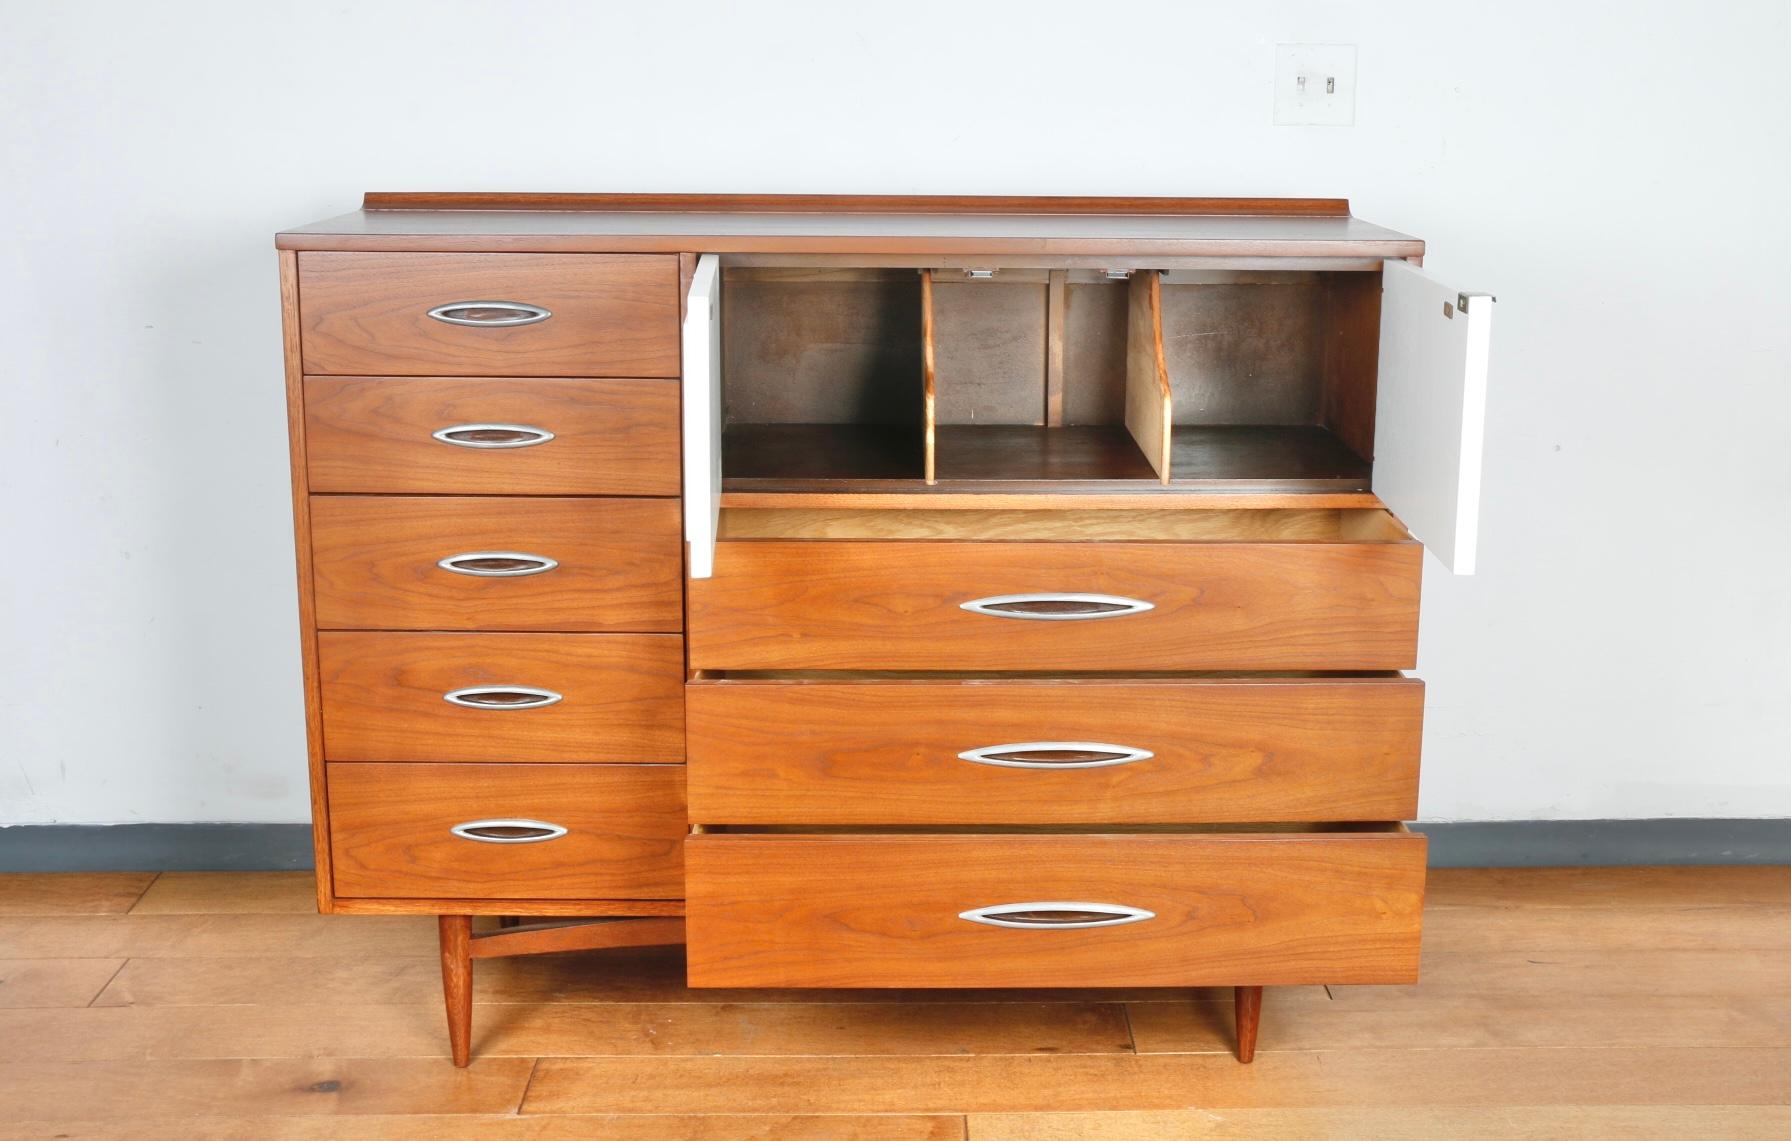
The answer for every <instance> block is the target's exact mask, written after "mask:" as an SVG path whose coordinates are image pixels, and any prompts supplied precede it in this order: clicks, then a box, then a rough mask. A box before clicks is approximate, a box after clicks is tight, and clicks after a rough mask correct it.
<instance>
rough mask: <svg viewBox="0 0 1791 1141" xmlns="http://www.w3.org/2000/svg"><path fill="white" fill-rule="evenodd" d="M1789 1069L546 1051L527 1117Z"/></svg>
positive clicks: (1658, 1098) (1209, 1057) (1739, 1063)
mask: <svg viewBox="0 0 1791 1141" xmlns="http://www.w3.org/2000/svg"><path fill="white" fill-rule="evenodd" d="M1788 1072H1791V1050H1782V1049H1765V1050H1743V1049H1735V1050H1720V1049H1719V1050H1695V1049H1677V1050H1597V1049H1588V1050H1521V1051H1507V1050H1447V1049H1444V1050H1350V1051H1312V1052H1305V1053H1291V1052H1290V1053H1280V1052H1269V1051H1264V1052H1263V1053H1261V1054H1259V1055H1258V1057H1257V1059H1256V1063H1255V1065H1254V1066H1252V1067H1250V1068H1248V1069H1246V1068H1244V1067H1241V1066H1239V1065H1238V1064H1237V1062H1236V1061H1234V1060H1233V1059H1232V1058H1231V1057H1230V1056H1229V1055H1227V1054H1183V1055H1165V1054H1157V1055H1150V1056H1128V1055H1125V1054H1113V1055H1108V1054H1087V1055H1080V1056H1075V1057H1069V1058H1051V1057H1040V1056H1037V1055H1024V1054H1022V1055H1006V1056H972V1057H960V1058H950V1057H943V1058H727V1059H695V1058H689V1059H686V1058H612V1059H599V1058H590V1059H564V1060H561V1059H544V1060H543V1061H542V1062H541V1064H540V1066H539V1067H538V1068H537V1069H536V1071H535V1077H534V1080H533V1081H532V1082H531V1083H530V1085H529V1092H528V1096H527V1098H526V1099H525V1100H524V1102H523V1112H524V1114H531V1113H540V1114H548V1113H594V1112H630V1113H651V1112H656V1111H658V1112H668V1111H672V1110H677V1111H680V1112H686V1113H688V1112H693V1111H704V1112H712V1113H747V1112H752V1113H777V1112H792V1111H800V1112H807V1113H815V1112H825V1111H828V1110H833V1111H838V1112H856V1113H863V1112H866V1111H869V1110H873V1109H879V1108H880V1109H886V1110H890V1111H900V1112H907V1113H926V1112H951V1113H981V1112H1026V1111H1032V1112H1054V1111H1065V1110H1084V1111H1086V1110H1094V1109H1110V1108H1112V1107H1114V1106H1130V1107H1135V1108H1145V1109H1170V1108H1185V1107H1186V1106H1187V1105H1188V1103H1189V1102H1190V1101H1194V1100H1198V1102H1199V1104H1200V1106H1201V1107H1202V1109H1203V1110H1204V1111H1206V1112H1208V1113H1211V1112H1213V1111H1215V1110H1228V1109H1230V1108H1232V1107H1256V1106H1283V1107H1298V1106H1308V1107H1325V1106H1329V1107H1342V1106H1360V1107H1364V1108H1372V1109H1374V1110H1375V1111H1376V1112H1382V1111H1384V1110H1385V1108H1386V1106H1387V1105H1388V1104H1389V1103H1394V1104H1398V1105H1403V1106H1411V1107H1415V1106H1453V1107H1462V1106H1485V1107H1500V1108H1503V1107H1505V1106H1538V1105H1612V1104H1627V1105H1659V1106H1676V1105H1703V1106H1737V1105H1749V1106H1760V1107H1773V1108H1774V1110H1776V1109H1777V1107H1780V1106H1782V1105H1784V1104H1785V1102H1784V1099H1785V1097H1786V1093H1787V1089H1786V1085H1787V1078H1786V1076H1785V1075H1786V1074H1787V1073H1788ZM1781 1119H1782V1117H1781ZM1694 1132H1696V1129H1694ZM1369 1135H1370V1136H1374V1137H1380V1136H1383V1135H1384V1134H1383V1133H1382V1132H1381V1131H1380V1130H1379V1129H1378V1128H1376V1129H1373V1130H1371V1132H1370V1134H1369ZM1569 1135H1572V1133H1571V1131H1570V1133H1569ZM1644 1135H1645V1134H1644ZM1096 1136H1097V1137H1099V1136H1102V1135H1100V1134H1097V1135H1096ZM1159 1136H1162V1135H1159ZM1168 1136H1174V1135H1173V1134H1169V1135H1168ZM1196 1136H1198V1134H1196ZM1267 1136H1269V1137H1272V1138H1279V1137H1281V1136H1284V1135H1283V1134H1278V1133H1270V1134H1268V1135H1267ZM1331 1136H1336V1135H1335V1134H1332V1135H1331ZM1431 1136H1445V1137H1452V1136H1456V1135H1455V1134H1449V1133H1442V1134H1432V1135H1431ZM1490 1136H1494V1137H1507V1136H1509V1133H1508V1132H1504V1131H1497V1130H1495V1131H1493V1132H1491V1133H1490ZM1555 1136H1559V1135H1558V1134H1557V1135H1555Z"/></svg>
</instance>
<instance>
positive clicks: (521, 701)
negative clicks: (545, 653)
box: [442, 685, 565, 709]
mask: <svg viewBox="0 0 1791 1141" xmlns="http://www.w3.org/2000/svg"><path fill="white" fill-rule="evenodd" d="M442 700H443V701H445V702H447V703H448V704H450V705H460V706H464V707H465V708H467V709H541V708H544V707H546V706H549V705H557V704H558V703H560V702H561V701H564V700H565V695H564V694H558V693H555V692H554V691H553V690H551V689H536V688H535V687H534V686H532V685H475V686H470V687H468V688H466V689H456V690H451V691H450V692H448V693H444V694H442Z"/></svg>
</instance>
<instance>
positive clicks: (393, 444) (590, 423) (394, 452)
mask: <svg viewBox="0 0 1791 1141" xmlns="http://www.w3.org/2000/svg"><path fill="white" fill-rule="evenodd" d="M304 390H305V391H304V399H305V441H306V450H305V462H306V474H307V477H308V480H309V484H310V489H311V490H312V491H313V492H386V493H406V492H409V493H418V494H432V495H439V494H459V495H670V496H675V495H677V494H678V490H679V478H678V454H679V453H678V449H679V437H678V386H677V384H676V383H675V382H673V381H668V380H571V379H533V380H516V379H506V378H500V377H464V378H462V377H415V378H409V377H406V378H393V377H366V376H311V377H306V378H305V381H304ZM456 424H523V425H527V426H530V427H535V428H543V429H545V430H547V431H549V432H552V433H553V434H554V438H553V439H551V440H549V441H548V442H547V443H545V444H537V445H534V446H532V447H526V448H495V449H481V448H461V447H455V446H453V445H452V444H444V443H442V442H441V441H440V440H437V439H435V438H434V437H433V436H432V435H431V434H430V433H432V432H436V431H438V430H440V429H442V428H450V427H453V426H454V425H456Z"/></svg>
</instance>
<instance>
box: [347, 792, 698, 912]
mask: <svg viewBox="0 0 1791 1141" xmlns="http://www.w3.org/2000/svg"><path fill="white" fill-rule="evenodd" d="M683 784H684V770H683V768H682V767H681V766H678V765H380V764H352V765H342V764H333V765H330V766H329V805H330V851H331V856H332V861H331V862H332V874H333V875H334V876H335V889H336V894H337V895H342V896H361V897H372V898H390V899H405V898H409V899H455V898H474V899H677V898H678V897H679V896H681V895H682V894H683V893H684V881H683V878H682V874H681V867H682V861H681V855H682V852H681V849H682V847H683V839H684V832H685V825H684V795H683Z"/></svg>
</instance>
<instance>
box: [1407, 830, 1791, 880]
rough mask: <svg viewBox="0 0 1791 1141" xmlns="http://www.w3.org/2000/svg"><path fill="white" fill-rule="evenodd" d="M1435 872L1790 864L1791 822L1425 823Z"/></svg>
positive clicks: (1424, 831)
mask: <svg viewBox="0 0 1791 1141" xmlns="http://www.w3.org/2000/svg"><path fill="white" fill-rule="evenodd" d="M1412 827H1413V829H1414V830H1415V831H1419V832H1422V833H1424V834H1425V835H1426V836H1428V837H1430V866H1431V867H1433V868H1578V867H1588V868H1596V867H1625V866H1632V865H1645V864H1687V865H1690V864H1791V820H1786V819H1775V820H1489V821H1459V822H1440V821H1439V822H1436V823H1430V824H1425V823H1419V824H1415V825H1413V826H1412Z"/></svg>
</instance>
